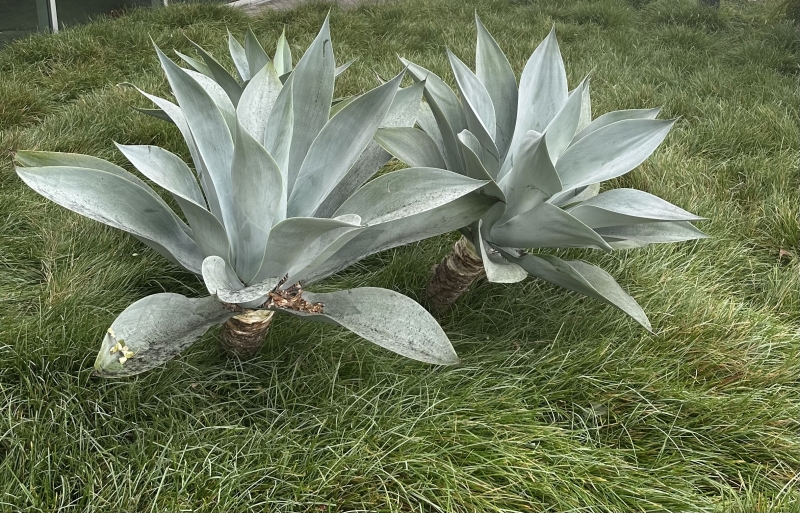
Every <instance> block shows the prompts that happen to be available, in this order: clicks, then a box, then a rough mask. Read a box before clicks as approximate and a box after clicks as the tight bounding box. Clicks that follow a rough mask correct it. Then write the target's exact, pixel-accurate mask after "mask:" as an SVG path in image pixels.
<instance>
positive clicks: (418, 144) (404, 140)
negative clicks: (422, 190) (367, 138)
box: [375, 127, 447, 169]
mask: <svg viewBox="0 0 800 513" xmlns="http://www.w3.org/2000/svg"><path fill="white" fill-rule="evenodd" d="M375 142H377V143H378V144H380V145H381V147H382V148H383V149H384V150H386V151H388V152H389V153H391V154H392V155H393V156H394V157H395V158H396V159H397V160H399V161H400V162H403V163H404V164H406V165H408V166H411V167H436V168H440V169H446V167H447V164H445V162H444V159H442V154H441V153H439V149H438V148H437V147H436V144H435V143H434V142H433V139H431V138H430V136H429V135H428V134H426V133H425V132H423V131H422V130H420V129H418V128H413V127H398V128H379V129H378V131H377V132H375Z"/></svg>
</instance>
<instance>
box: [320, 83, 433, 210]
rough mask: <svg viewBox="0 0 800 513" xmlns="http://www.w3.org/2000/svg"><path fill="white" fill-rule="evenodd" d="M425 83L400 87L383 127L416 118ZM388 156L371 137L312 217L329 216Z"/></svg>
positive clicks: (406, 124)
mask: <svg viewBox="0 0 800 513" xmlns="http://www.w3.org/2000/svg"><path fill="white" fill-rule="evenodd" d="M424 87H425V84H424V83H422V82H418V83H416V84H414V85H412V86H410V87H404V88H401V89H400V90H399V91H397V94H395V96H394V100H393V101H392V105H391V106H390V107H389V112H387V113H386V116H385V117H384V118H383V121H381V123H380V127H382V128H397V127H411V126H413V125H414V123H415V122H416V119H417V114H418V112H419V109H420V101H421V100H422V91H423V89H424ZM389 159H391V155H390V154H389V153H387V152H386V151H385V150H384V149H383V148H381V147H380V145H378V143H377V142H375V141H374V140H372V141H370V142H369V143H368V144H367V147H366V148H364V151H363V152H362V153H361V156H360V157H358V160H356V162H355V163H354V164H353V165H352V166H350V169H349V170H348V171H347V174H346V175H345V176H344V177H343V178H342V179H341V180H339V183H338V184H336V187H335V188H334V189H333V190H332V191H331V192H330V193H329V194H328V196H327V197H326V198H325V199H324V200H323V201H322V203H321V204H320V206H319V207H317V210H316V212H314V217H330V216H331V215H332V214H333V212H335V211H336V209H337V208H339V207H340V206H341V205H342V203H344V201H345V200H346V199H347V198H349V197H350V196H352V195H353V193H354V192H355V191H357V190H358V188H359V187H361V186H362V185H364V183H366V181H367V180H369V179H370V178H372V176H373V175H375V173H377V172H378V170H379V169H380V168H381V166H383V165H384V164H386V163H387V162H389Z"/></svg>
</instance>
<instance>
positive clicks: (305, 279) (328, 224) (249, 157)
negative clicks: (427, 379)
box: [17, 19, 494, 376]
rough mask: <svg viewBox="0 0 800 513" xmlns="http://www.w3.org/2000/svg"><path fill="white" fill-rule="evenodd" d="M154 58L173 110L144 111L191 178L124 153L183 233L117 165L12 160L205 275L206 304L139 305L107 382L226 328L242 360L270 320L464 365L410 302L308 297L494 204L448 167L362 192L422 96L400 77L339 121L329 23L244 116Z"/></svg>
mask: <svg viewBox="0 0 800 513" xmlns="http://www.w3.org/2000/svg"><path fill="white" fill-rule="evenodd" d="M156 51H157V53H158V58H159V60H160V62H161V66H162V68H163V69H164V71H165V73H166V76H167V79H168V81H169V84H170V86H171V88H172V91H173V94H174V95H175V98H176V100H177V105H176V104H174V103H172V102H170V101H168V100H165V99H163V98H158V97H155V96H151V95H147V97H148V98H150V99H151V100H152V101H153V102H155V103H156V105H157V106H158V107H159V108H160V109H162V110H163V111H164V113H165V114H166V115H168V116H169V118H170V120H171V121H172V122H174V123H175V124H176V125H177V127H178V128H179V129H180V131H181V132H182V134H183V136H184V138H185V140H186V143H187V145H188V148H189V150H190V154H191V156H192V159H193V163H194V168H195V169H194V173H193V171H192V170H191V168H190V167H189V165H187V164H186V163H185V162H184V161H183V160H182V159H181V158H179V157H178V156H176V155H175V154H173V153H170V152H169V151H167V150H165V149H162V148H159V147H156V146H129V145H117V147H118V148H119V150H120V151H121V152H122V153H123V154H124V155H125V157H126V158H127V159H128V160H129V161H130V162H131V163H132V164H133V165H134V166H135V167H136V168H137V169H138V170H139V171H140V172H141V173H142V174H143V175H144V176H146V177H147V178H149V179H150V180H152V181H153V182H154V183H156V184H158V185H159V186H161V187H162V188H163V189H165V190H166V191H168V192H169V193H171V195H172V196H173V198H174V199H175V202H176V203H177V204H178V206H179V207H180V209H181V211H182V212H183V215H184V217H185V219H186V221H187V222H186V223H185V222H184V221H183V220H182V219H181V218H180V217H179V216H178V215H177V214H176V213H175V212H173V211H172V210H171V209H170V207H169V206H168V205H167V203H165V201H164V200H163V199H162V198H161V197H160V196H159V195H158V194H156V193H155V192H154V191H153V189H151V188H150V187H149V186H148V185H147V184H146V183H145V182H143V181H142V180H140V179H139V178H137V177H136V176H134V175H133V174H131V173H128V172H127V171H125V170H124V169H122V168H121V167H118V166H116V165H114V164H112V163H110V162H107V161H105V160H101V159H98V158H95V157H91V156H87V155H77V154H66V153H50V152H37V151H21V152H19V153H18V154H17V160H18V161H19V162H20V163H21V164H22V165H24V166H25V167H18V168H17V173H18V174H19V176H20V177H21V178H22V180H23V181H24V182H25V183H27V184H28V185H29V186H30V187H32V188H33V189H34V190H36V191H37V192H39V193H40V194H42V195H43V196H45V197H47V198H49V199H51V200H52V201H54V202H56V203H58V204H59V205H61V206H63V207H66V208H68V209H70V210H73V211H75V212H77V213H80V214H82V215H84V216H87V217H89V218H92V219H95V220H97V221H100V222H103V223H105V224H108V225H110V226H113V227H115V228H119V229H122V230H125V231H127V232H129V233H131V234H133V235H134V236H135V237H136V238H138V239H139V240H140V241H142V242H143V243H145V244H147V245H148V246H150V247H151V248H153V249H154V250H155V251H157V252H159V253H160V254H162V255H164V256H165V257H166V258H168V259H170V260H171V261H173V262H176V263H178V264H180V265H182V266H183V267H184V268H186V269H188V270H189V271H191V272H193V273H195V274H197V275H199V276H201V277H202V279H203V281H204V282H205V285H206V287H207V289H208V291H209V293H210V296H209V297H205V298H197V299H190V298H187V297H184V296H182V295H178V294H171V293H162V294H155V295H152V296H148V297H145V298H143V299H141V300H139V301H136V302H135V303H133V304H132V305H130V306H129V307H128V308H127V309H126V310H125V311H123V312H122V314H120V316H119V317H117V319H116V320H115V321H114V322H113V324H112V325H111V327H110V328H109V329H108V331H107V333H106V334H105V336H104V338H103V340H102V343H101V348H100V353H99V355H98V357H97V360H96V363H95V369H96V370H97V372H98V373H100V374H102V375H106V376H124V375H133V374H137V373H140V372H143V371H145V370H148V369H150V368H153V367H154V366H157V365H159V364H161V363H163V362H165V361H166V360H168V359H169V358H171V357H173V356H174V355H175V354H177V353H179V352H180V351H182V350H183V349H185V348H186V347H188V346H189V345H190V344H192V343H193V342H195V341H196V340H197V339H198V338H199V337H200V336H201V335H203V333H205V332H206V331H207V330H208V329H209V328H210V327H211V326H214V325H217V324H223V323H224V324H225V326H224V328H223V330H222V336H221V338H222V342H223V344H224V345H225V344H227V346H228V347H229V348H231V349H232V350H234V351H237V352H238V353H239V354H241V355H245V356H246V355H248V354H251V353H252V352H253V350H254V349H255V348H256V347H257V346H258V345H259V344H260V343H261V341H262V340H263V337H264V335H265V334H266V330H267V329H268V326H269V322H270V321H271V318H272V315H273V313H274V312H276V311H277V312H284V313H288V314H292V315H295V316H299V317H301V318H304V319H308V320H314V321H322V322H328V323H334V324H338V325H341V326H343V327H345V328H347V329H349V330H351V331H353V332H354V333H356V334H358V335H361V336H362V337H364V338H366V339H367V340H370V341H372V342H374V343H376V344H378V345H380V346H383V347H385V348H388V349H390V350H392V351H395V352H397V353H399V354H401V355H404V356H408V357H411V358H415V359H417V360H421V361H425V362H431V363H438V364H449V363H454V362H455V361H457V357H456V355H455V352H454V350H453V348H452V346H451V345H450V343H449V341H448V339H447V336H446V335H445V333H444V332H443V331H442V329H441V328H440V327H439V326H438V324H437V323H436V321H435V320H434V319H433V318H432V317H431V316H430V315H429V314H428V313H427V312H426V311H425V310H424V309H423V308H422V307H421V306H419V305H418V304H417V303H415V302H414V301H413V300H411V299H409V298H407V297H406V296H403V295H401V294H399V293H397V292H394V291H391V290H386V289H381V288H371V287H366V288H357V289H352V290H344V291H337V292H331V293H311V292H307V291H306V290H304V289H303V286H304V285H306V284H310V283H313V282H315V281H318V280H321V279H322V278H324V277H326V276H329V275H330V274H332V273H335V272H337V271H339V270H341V269H343V268H345V267H347V266H348V265H350V264H352V263H353V262H355V261H357V260H359V259H361V258H363V257H364V256H366V255H369V254H371V253H374V252H377V251H380V250H383V249H386V248H390V247H394V246H397V245H400V244H405V243H408V242H412V241H416V240H419V239H422V238H425V237H430V236H433V235H437V234H440V233H444V232H447V231H450V230H453V229H456V228H458V226H459V225H460V224H461V223H462V219H464V218H466V219H469V220H475V219H478V218H479V217H480V216H481V215H483V214H484V213H485V212H486V211H487V210H488V209H489V208H490V207H491V205H492V204H493V203H494V200H492V199H489V198H487V197H485V196H482V195H480V194H478V193H477V192H475V191H477V190H478V189H479V188H480V187H482V186H484V185H485V184H486V182H485V181H480V180H475V179H471V178H468V177H465V176H462V175H459V174H456V173H452V172H450V171H447V170H443V169H427V168H411V169H405V170H402V171H398V172H393V173H389V174H386V175H384V176H382V177H379V178H377V179H375V180H372V181H371V182H369V183H368V184H366V185H364V186H363V187H360V188H359V186H360V185H361V184H362V183H363V181H362V179H364V178H363V176H364V173H365V171H364V168H363V165H362V167H357V164H358V163H359V162H360V161H361V157H362V154H363V152H364V150H365V148H366V147H367V146H368V144H369V142H370V141H371V139H372V137H373V135H374V133H375V130H376V129H377V128H378V127H379V126H380V125H381V123H384V124H385V123H387V120H388V121H389V122H393V123H395V124H400V125H402V124H405V125H409V126H410V125H411V124H413V122H414V119H415V117H416V111H417V110H418V107H419V105H420V102H421V98H422V89H423V85H422V84H416V85H413V86H411V87H408V88H405V89H401V88H400V82H401V80H402V78H403V75H404V72H403V73H400V74H399V75H397V77H395V78H394V79H393V80H391V81H389V82H387V83H385V84H383V85H381V86H379V87H377V88H375V89H373V90H371V91H369V92H367V93H366V94H364V95H362V96H360V97H359V98H357V99H355V100H354V101H352V102H350V103H349V104H348V105H347V106H345V107H344V108H342V109H341V110H340V111H339V112H338V113H337V114H336V115H334V116H332V117H330V116H329V111H330V109H331V97H332V94H333V81H334V60H333V54H332V51H331V49H330V33H329V28H328V21H327V19H326V21H325V23H324V24H323V27H322V30H321V31H320V33H319V35H318V36H317V38H316V39H315V40H314V42H313V43H312V45H311V46H310V47H309V48H308V50H307V51H306V53H305V54H304V56H303V57H302V59H301V60H300V61H299V62H298V64H297V67H296V68H295V69H294V72H293V74H292V75H290V76H289V78H288V79H287V80H286V82H285V84H281V81H280V80H279V76H278V72H277V69H276V67H275V64H274V63H273V62H267V63H266V64H265V65H264V66H263V67H262V69H261V70H260V71H258V72H256V73H255V74H254V75H253V76H252V77H251V78H250V79H249V81H248V83H247V84H246V86H245V87H244V88H243V90H242V94H241V97H240V98H239V100H238V102H237V104H236V106H235V107H234V106H233V105H232V102H231V100H230V98H229V97H228V96H227V95H226V94H225V93H224V92H223V91H222V89H221V87H220V86H218V85H217V84H216V83H215V82H213V81H211V80H207V79H205V76H204V75H202V74H199V73H196V72H192V71H190V70H185V69H182V68H180V67H179V66H178V65H176V64H175V63H174V62H172V61H171V60H170V59H168V58H167V57H166V56H165V55H164V54H163V53H162V52H161V51H160V50H159V49H158V48H156ZM145 94H146V93H145ZM362 164H363V162H362ZM375 169H377V168H375ZM374 171H375V170H373V173H374ZM364 180H365V179H364Z"/></svg>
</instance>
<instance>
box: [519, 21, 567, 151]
mask: <svg viewBox="0 0 800 513" xmlns="http://www.w3.org/2000/svg"><path fill="white" fill-rule="evenodd" d="M566 101H567V73H566V71H565V70H564V61H563V60H562V59H561V52H560V51H559V49H558V41H557V40H556V29H555V26H553V29H552V30H551V31H550V33H549V34H548V35H547V37H546V38H545V39H544V41H542V42H541V43H540V44H539V46H538V47H536V50H534V52H533V55H531V57H530V59H528V62H527V63H526V64H525V68H524V69H523V70H522V76H521V77H520V80H519V99H518V101H517V122H516V125H515V127H514V138H513V139H512V142H511V150H510V154H511V155H514V154H515V149H516V147H517V145H519V144H520V143H521V142H522V141H521V139H522V137H523V136H524V135H525V134H526V133H527V132H528V131H529V130H535V131H537V132H544V129H545V127H546V126H547V125H548V124H549V123H550V121H551V120H552V119H553V118H554V117H555V115H556V113H557V112H558V111H559V110H561V107H562V106H563V105H564V103H566ZM507 160H508V159H507V158H506V161H507Z"/></svg>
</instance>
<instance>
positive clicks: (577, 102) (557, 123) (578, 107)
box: [515, 77, 588, 162]
mask: <svg viewBox="0 0 800 513" xmlns="http://www.w3.org/2000/svg"><path fill="white" fill-rule="evenodd" d="M587 86H588V77H587V78H585V79H583V81H582V82H581V83H580V85H579V86H578V87H576V88H575V90H573V91H572V93H570V95H569V96H568V97H567V101H566V103H564V106H563V107H562V108H561V110H559V111H558V113H556V115H555V117H554V118H553V119H552V121H550V123H549V124H548V125H547V127H546V128H545V129H544V134H545V137H546V138H547V150H548V151H549V153H550V160H552V161H553V162H557V161H558V158H559V157H560V156H561V154H562V153H564V150H566V149H567V146H569V144H570V142H571V141H572V138H573V137H575V132H576V131H577V129H578V123H579V122H580V118H581V112H582V103H583V97H584V94H583V93H584V91H585V90H586V87H587ZM515 158H518V157H516V156H515Z"/></svg>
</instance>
